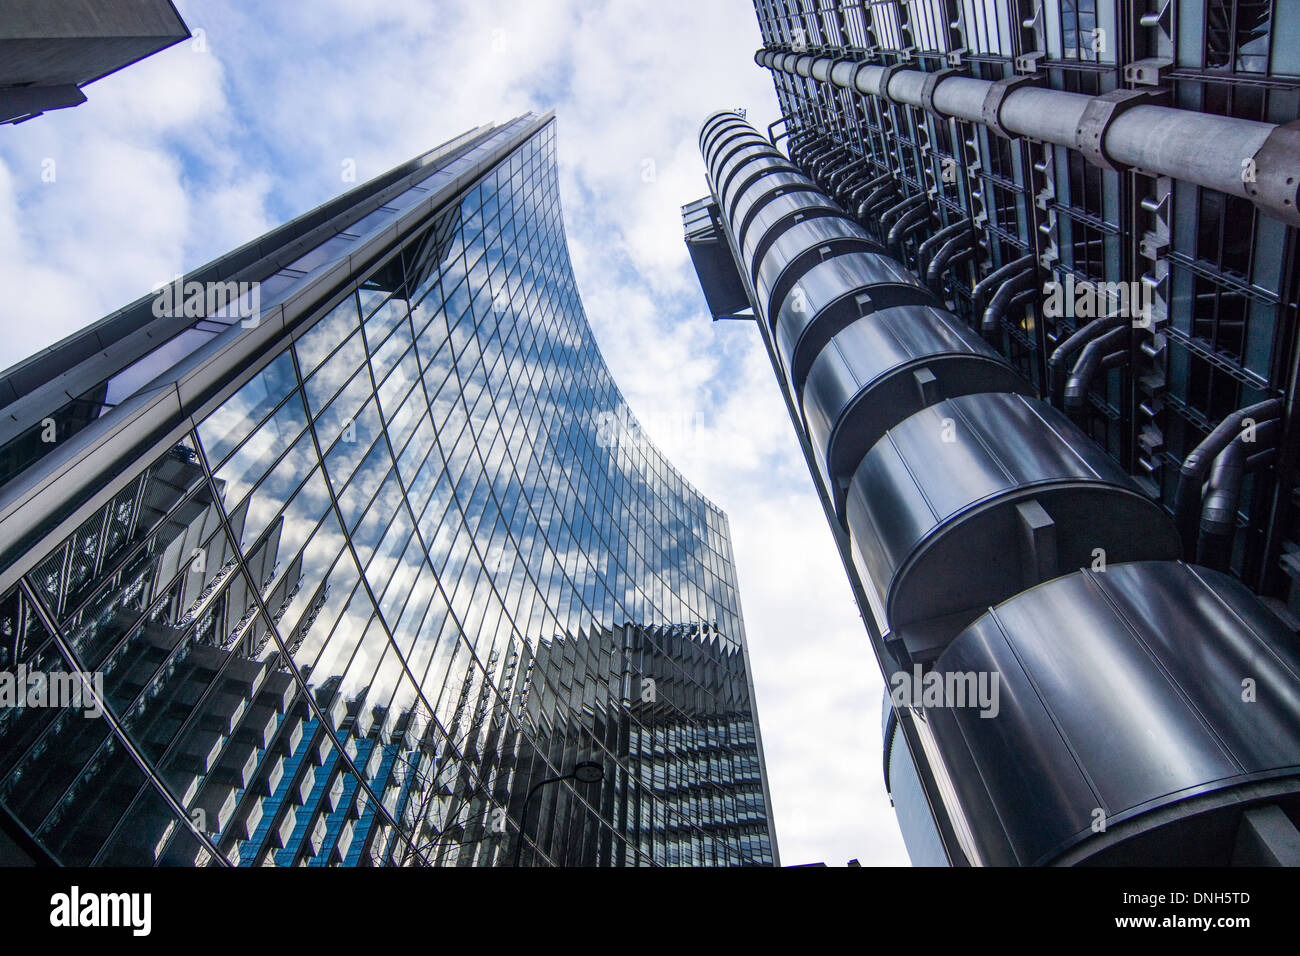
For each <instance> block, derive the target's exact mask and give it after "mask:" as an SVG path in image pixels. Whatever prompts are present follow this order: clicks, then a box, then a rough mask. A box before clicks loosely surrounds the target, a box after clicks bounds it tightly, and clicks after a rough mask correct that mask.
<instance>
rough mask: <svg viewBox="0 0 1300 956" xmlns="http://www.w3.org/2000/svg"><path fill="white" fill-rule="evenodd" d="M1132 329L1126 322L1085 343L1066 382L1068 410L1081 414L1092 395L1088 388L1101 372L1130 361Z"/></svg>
mask: <svg viewBox="0 0 1300 956" xmlns="http://www.w3.org/2000/svg"><path fill="white" fill-rule="evenodd" d="M1128 345H1129V329H1128V327H1127V326H1126V325H1121V326H1120V327H1119V328H1116V329H1111V330H1110V331H1109V332H1106V333H1105V334H1103V335H1098V336H1097V337H1096V338H1094V339H1093V340H1092V341H1091V342H1089V343H1088V344H1087V345H1085V346H1084V347H1083V351H1082V352H1080V353H1079V361H1077V362H1075V363H1074V368H1073V369H1072V370H1071V372H1070V380H1069V381H1068V382H1066V383H1065V410H1066V412H1067V413H1069V414H1071V415H1077V414H1078V413H1079V412H1080V411H1082V410H1083V407H1084V403H1085V402H1086V401H1087V399H1088V389H1089V388H1090V387H1091V386H1092V380H1093V378H1095V377H1096V375H1097V373H1098V372H1100V371H1103V370H1105V369H1112V368H1115V367H1116V366H1118V365H1122V364H1123V363H1124V362H1126V361H1128V357H1129V351H1128Z"/></svg>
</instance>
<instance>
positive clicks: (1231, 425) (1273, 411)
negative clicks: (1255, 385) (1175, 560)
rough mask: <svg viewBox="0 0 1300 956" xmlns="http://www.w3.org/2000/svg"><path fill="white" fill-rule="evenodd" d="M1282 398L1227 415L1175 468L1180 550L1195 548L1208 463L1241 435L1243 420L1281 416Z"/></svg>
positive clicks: (1175, 501)
mask: <svg viewBox="0 0 1300 956" xmlns="http://www.w3.org/2000/svg"><path fill="white" fill-rule="evenodd" d="M1281 414H1282V400H1281V399H1279V398H1269V399H1265V400H1264V401H1262V402H1256V403H1255V404H1254V405H1247V406H1246V407H1245V408H1241V409H1238V410H1237V411H1235V412H1233V413H1232V414H1231V415H1228V416H1227V417H1226V418H1224V419H1223V421H1221V422H1219V424H1218V425H1217V426H1215V428H1214V430H1213V431H1211V432H1210V434H1209V435H1207V436H1206V437H1205V440H1204V441H1202V442H1201V443H1200V444H1199V445H1197V446H1196V447H1195V448H1193V449H1192V450H1191V451H1190V452H1188V454H1187V457H1186V458H1184V459H1183V464H1182V466H1181V467H1180V468H1179V470H1178V485H1177V487H1176V488H1175V489H1174V502H1173V507H1174V521H1175V523H1176V524H1177V525H1178V532H1179V535H1180V536H1181V537H1182V539H1183V553H1184V554H1192V553H1194V552H1195V550H1196V539H1197V519H1198V517H1199V515H1200V513H1201V485H1202V484H1203V483H1204V481H1205V476H1206V474H1207V472H1209V470H1210V466H1211V464H1212V463H1213V461H1214V459H1215V458H1217V457H1218V455H1219V453H1220V452H1221V451H1223V450H1224V449H1225V448H1227V447H1228V445H1229V444H1231V442H1232V441H1233V439H1235V438H1236V437H1237V436H1238V435H1239V434H1241V431H1242V428H1243V427H1244V424H1243V423H1244V422H1245V420H1246V419H1251V420H1253V421H1269V420H1271V419H1274V418H1279V417H1281Z"/></svg>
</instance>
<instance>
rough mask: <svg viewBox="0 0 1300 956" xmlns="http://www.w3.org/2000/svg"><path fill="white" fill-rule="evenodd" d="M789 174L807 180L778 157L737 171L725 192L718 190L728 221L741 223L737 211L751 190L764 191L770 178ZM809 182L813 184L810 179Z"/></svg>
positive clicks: (765, 158) (754, 162) (761, 160)
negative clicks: (743, 198) (742, 199)
mask: <svg viewBox="0 0 1300 956" xmlns="http://www.w3.org/2000/svg"><path fill="white" fill-rule="evenodd" d="M787 174H790V175H796V176H799V177H801V178H803V179H807V177H806V176H804V175H803V173H801V172H799V170H797V169H795V168H794V167H793V166H792V165H790V162H789V161H788V160H785V159H780V158H778V157H776V156H767V157H761V158H758V159H751V160H749V161H748V162H747V163H746V164H745V165H744V166H743V167H742V168H740V169H739V170H737V173H736V175H735V176H732V177H731V181H730V182H729V183H728V184H727V188H726V189H725V190H723V189H720V188H719V189H718V198H719V200H721V202H722V206H721V208H722V212H723V215H725V216H726V217H727V221H728V222H730V223H731V224H732V225H733V226H735V225H738V224H739V223H740V218H739V217H738V216H737V215H736V210H737V208H738V207H739V205H740V200H741V198H742V197H744V196H747V195H748V194H749V192H750V190H751V189H762V188H763V186H764V185H765V184H766V179H767V177H769V176H777V175H782V176H783V175H787ZM807 181H808V182H809V183H812V180H810V179H808V180H807Z"/></svg>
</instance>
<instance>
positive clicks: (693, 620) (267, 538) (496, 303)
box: [0, 117, 776, 866]
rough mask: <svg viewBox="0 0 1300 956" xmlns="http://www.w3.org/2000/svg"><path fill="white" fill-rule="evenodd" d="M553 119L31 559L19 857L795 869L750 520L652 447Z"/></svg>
mask: <svg viewBox="0 0 1300 956" xmlns="http://www.w3.org/2000/svg"><path fill="white" fill-rule="evenodd" d="M528 119H529V121H527V122H521V121H516V123H514V124H511V125H510V126H507V127H504V128H503V130H504V132H505V134H506V136H507V137H508V142H506V143H505V144H504V145H503V144H502V143H501V142H497V144H496V148H498V149H499V150H500V158H499V159H496V160H495V161H494V164H493V165H492V166H491V168H490V169H489V170H488V171H487V173H486V175H484V176H482V177H481V178H480V179H479V180H478V181H477V182H476V183H473V184H472V185H469V186H468V188H465V189H458V190H457V191H456V193H455V195H454V196H453V197H451V198H450V200H449V201H448V202H446V203H444V204H442V205H441V206H439V207H438V208H436V209H434V210H432V211H431V212H430V214H429V215H428V216H427V217H425V218H424V219H422V220H420V221H418V222H417V223H415V224H413V225H410V220H409V219H408V218H403V219H401V220H400V221H399V222H398V224H397V226H396V229H397V232H396V234H395V236H394V238H393V240H392V242H391V243H390V244H389V246H388V247H387V248H386V251H385V252H384V253H383V255H381V256H378V257H376V258H375V259H374V260H372V261H370V262H368V263H367V264H366V265H364V266H363V267H361V268H358V269H356V270H355V271H350V272H349V273H348V274H346V275H345V276H343V277H342V282H341V283H335V284H334V285H333V286H332V288H331V291H330V293H329V294H328V296H327V297H326V298H323V299H322V298H318V299H317V301H316V302H315V303H314V304H312V305H310V307H304V308H302V309H301V310H300V314H301V315H302V316H303V318H302V320H301V321H295V322H291V321H290V320H289V319H288V318H284V319H283V322H284V331H283V334H280V335H278V336H275V337H273V338H272V339H271V340H270V341H269V342H268V344H267V346H266V347H265V348H263V349H262V350H260V351H259V352H258V353H257V354H256V355H254V356H252V357H251V358H248V359H246V360H242V361H241V362H239V363H231V364H230V365H229V367H228V368H225V369H224V370H223V377H222V384H221V387H220V388H219V389H218V390H217V391H216V393H215V397H214V398H212V399H210V400H208V401H207V402H206V404H205V405H204V407H203V410H202V412H201V413H196V414H192V415H189V416H187V417H184V416H177V417H176V418H175V419H174V420H172V421H170V422H169V423H168V425H169V430H167V431H166V437H165V438H164V439H161V440H154V441H153V444H152V446H151V447H152V449H153V450H152V451H151V453H150V454H149V455H148V456H144V457H140V458H136V459H134V460H132V461H127V462H125V463H122V462H113V463H111V465H106V466H105V469H103V471H104V473H105V474H107V475H110V476H111V477H112V479H113V480H112V481H111V482H107V480H106V479H103V478H101V479H99V480H98V483H94V482H92V483H91V484H93V485H94V488H90V487H89V486H88V489H87V495H86V496H83V497H86V498H87V500H88V501H89V502H90V504H89V505H87V504H82V505H81V506H80V508H81V510H80V512H78V513H77V517H78V520H77V522H76V526H75V530H72V531H71V533H63V531H62V530H61V531H60V533H59V534H58V535H55V534H53V533H50V534H47V535H46V537H45V538H44V539H41V540H39V541H38V542H36V543H33V544H32V545H31V546H30V547H27V548H26V549H25V550H23V551H20V552H17V553H15V552H13V551H11V552H9V553H8V554H7V556H6V559H5V564H4V565H3V566H8V567H11V568H13V567H19V568H20V570H21V572H22V573H21V575H18V574H17V573H11V574H10V579H11V580H13V581H14V583H13V586H11V587H9V588H8V590H7V591H6V593H5V594H4V596H3V601H2V604H0V640H2V641H3V643H0V671H3V672H4V673H6V674H9V675H11V676H12V678H13V679H12V681H11V683H12V686H13V688H14V689H15V691H16V692H18V693H27V694H28V696H27V697H26V699H25V700H24V701H23V703H22V704H21V705H17V706H8V707H3V708H0V805H2V808H3V814H2V816H3V817H4V824H5V827H4V829H5V834H6V836H7V837H8V838H9V840H10V841H11V842H12V843H13V844H14V845H15V846H17V847H19V848H20V849H21V852H25V853H26V854H27V855H29V856H31V857H34V858H41V857H46V858H49V859H52V860H53V861H55V862H60V863H65V864H135V865H154V864H185V865H191V864H199V865H218V864H231V865H241V866H259V865H330V864H345V865H425V864H431V865H462V866H463V865H509V864H510V863H511V862H512V859H513V857H514V854H515V852H516V849H517V848H518V849H521V850H522V862H523V864H524V865H547V864H555V865H630V866H635V865H673V864H683V865H686V864H694V865H771V864H773V863H775V862H776V848H775V841H774V838H773V832H772V829H771V826H770V813H769V810H768V800H767V797H766V789H765V783H764V779H763V768H762V762H761V750H760V746H759V739H758V729H757V723H756V718H755V714H754V708H753V697H752V689H751V683H750V679H749V675H748V667H747V659H746V651H745V644H744V628H743V624H742V621H741V615H740V607H739V603H738V599H737V594H736V585H735V575H734V570H733V560H732V555H731V549H730V543H729V538H728V528H727V521H726V517H725V515H723V513H722V512H721V511H719V510H718V509H717V508H716V507H714V506H713V505H712V504H711V503H710V502H709V501H708V500H706V499H705V498H704V497H703V496H701V495H700V494H699V493H698V492H696V491H695V490H694V489H693V488H692V487H691V486H690V485H689V484H688V483H687V482H686V481H685V479H684V478H683V477H682V476H681V475H680V474H679V473H678V472H677V471H676V470H675V469H674V468H673V467H672V466H671V465H670V464H669V463H668V462H667V461H666V460H665V459H664V458H663V456H662V455H660V454H659V452H658V451H657V450H656V449H655V448H653V447H652V446H651V445H649V444H648V443H647V442H645V441H644V440H643V439H641V437H640V436H639V434H638V433H636V431H635V429H629V428H627V427H626V423H628V422H629V421H630V416H629V414H628V411H627V407H626V405H625V403H624V401H623V399H622V397H621V395H620V393H619V391H618V389H617V388H616V386H615V384H614V382H613V380H612V378H611V376H610V374H609V371H608V369H607V368H606V366H605V364H604V361H603V359H602V358H601V356H600V353H599V351H598V350H597V347H596V344H595V341H594V339H593V337H592V334H591V330H590V328H589V326H588V324H587V321H586V318H585V315H584V313H583V309H582V305H581V302H580V301H579V298H578V293H577V289H576V286H575V283H574V279H573V275H572V272H571V268H570V263H569V258H568V252H567V248H566V245H565V238H564V232H563V226H562V222H561V215H560V205H559V190H558V177H557V172H556V162H555V123H554V120H553V119H549V118H545V117H544V118H541V119H537V118H531V117H530V118H528ZM398 208H401V207H400V204H399V206H398ZM357 258H359V257H357ZM312 267H313V268H314V267H315V266H312ZM318 287H319V286H318V285H317V286H315V287H314V288H318ZM291 311H293V310H291V309H290V307H289V306H288V305H286V306H285V307H284V311H283V313H281V314H282V315H283V316H288V315H289V314H290V312H291ZM212 331H216V330H215V329H214V330H212ZM230 334H231V335H237V334H239V330H238V329H234V330H231V331H230ZM122 413H123V412H122V410H121V409H113V410H111V411H109V412H108V413H107V415H105V416H104V419H103V420H102V421H101V422H100V423H99V424H103V422H104V421H111V420H115V419H114V416H115V415H116V416H117V417H118V418H120V417H121V414H122ZM88 431H89V430H88ZM100 447H101V446H95V445H94V444H93V443H92V444H91V454H92V455H93V454H95V453H96V450H97V449H99V448H100ZM105 453H106V452H105ZM92 490H93V491H95V492H96V494H97V497H95V496H91V495H89V492H90V491H92ZM56 518H57V519H60V520H65V519H63V516H61V515H52V516H51V519H50V524H51V525H53V522H54V520H55V519H56ZM78 673H80V674H82V675H84V677H78V676H76V675H77V674H78ZM33 675H41V676H40V678H39V680H37V683H39V684H41V686H43V687H44V688H45V690H46V693H45V694H44V695H43V697H42V699H41V700H40V701H39V702H38V701H37V700H36V699H35V697H34V696H33V695H31V694H30V693H29V692H30V691H31V689H32V687H33V680H34V679H35V678H34V677H33ZM3 692H4V687H3V685H0V694H2V693H3ZM78 694H79V695H80V696H78ZM60 705H62V706H60ZM101 705H102V706H101ZM101 709H102V711H103V712H102V714H99V713H98V711H100V710H101ZM88 714H89V716H88ZM578 761H595V762H598V763H599V764H600V765H601V766H602V768H603V771H604V777H603V780H601V781H599V782H594V783H580V782H577V781H576V780H572V779H569V780H563V781H560V782H558V783H556V784H554V785H550V786H543V787H540V788H539V789H538V790H537V792H536V794H535V796H533V798H532V799H531V800H529V801H527V806H525V797H526V795H527V794H528V792H529V790H530V788H531V787H532V786H533V785H534V784H538V783H541V782H542V781H544V780H547V779H548V778H552V777H557V776H563V775H565V774H568V773H570V771H571V770H572V769H573V767H574V765H575V763H576V762H578ZM521 824H522V828H523V832H524V834H525V835H526V839H525V840H524V842H523V845H522V847H517V836H518V834H519V831H520V827H521Z"/></svg>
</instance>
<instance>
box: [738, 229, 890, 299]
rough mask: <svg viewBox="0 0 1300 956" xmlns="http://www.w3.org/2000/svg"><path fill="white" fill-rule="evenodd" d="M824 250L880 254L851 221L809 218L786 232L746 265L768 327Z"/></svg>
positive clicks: (831, 252) (874, 244)
mask: <svg viewBox="0 0 1300 956" xmlns="http://www.w3.org/2000/svg"><path fill="white" fill-rule="evenodd" d="M823 248H824V249H826V250H827V252H829V253H830V255H831V256H834V255H835V254H836V253H840V254H843V253H845V252H850V251H858V252H872V253H880V252H881V249H880V247H879V245H878V244H877V243H875V242H874V241H873V240H872V239H871V238H870V237H869V236H868V235H867V234H866V232H865V231H864V230H863V229H862V227H861V226H859V225H857V223H854V222H851V221H849V220H848V219H838V218H829V219H810V220H809V221H807V222H801V223H799V225H797V226H795V227H794V228H793V229H789V230H787V231H786V232H785V234H784V235H782V236H781V238H780V239H778V240H777V241H776V242H774V243H773V244H772V246H771V248H769V249H768V250H767V253H766V254H765V255H764V256H763V259H762V260H761V262H754V263H747V265H748V266H749V268H750V275H751V276H752V277H753V279H754V291H755V292H756V293H757V295H758V302H759V305H760V306H761V307H762V308H763V310H764V315H765V316H766V317H767V319H768V322H769V325H770V324H771V322H772V320H773V319H774V318H775V316H776V314H777V312H778V310H779V308H780V305H781V302H782V301H783V300H784V299H785V296H786V293H788V292H789V291H790V289H791V288H792V287H793V285H794V283H795V282H796V281H797V280H799V279H801V278H802V275H803V274H804V273H806V272H807V271H808V269H810V268H812V267H813V266H814V265H815V264H816V263H815V262H814V261H812V260H813V258H817V257H819V256H820V255H821V253H820V250H821V249H823ZM807 253H811V254H812V257H810V258H808V259H804V260H800V257H801V256H804V255H805V254H807ZM796 260H799V264H798V266H797V267H796V268H795V269H793V270H790V271H788V272H787V267H789V266H791V265H792V264H794V263H795V262H796ZM805 263H806V264H805ZM796 273H797V274H796ZM914 281H915V277H914ZM805 294H806V293H805Z"/></svg>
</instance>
